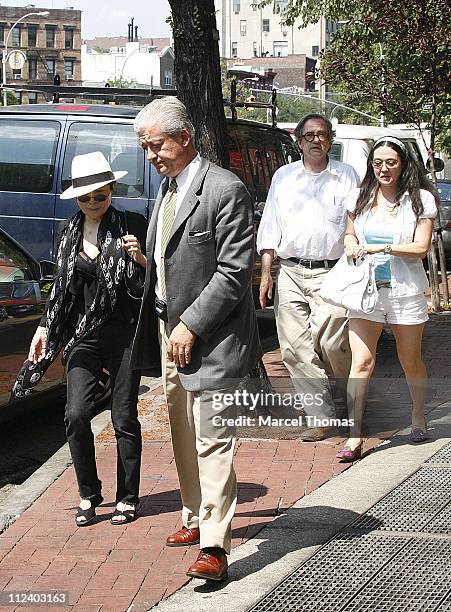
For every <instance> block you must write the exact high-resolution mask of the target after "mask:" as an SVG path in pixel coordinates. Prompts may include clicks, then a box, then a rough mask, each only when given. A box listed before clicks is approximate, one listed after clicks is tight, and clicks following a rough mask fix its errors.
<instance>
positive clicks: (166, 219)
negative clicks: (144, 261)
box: [160, 178, 177, 300]
mask: <svg viewBox="0 0 451 612" xmlns="http://www.w3.org/2000/svg"><path fill="white" fill-rule="evenodd" d="M176 205H177V181H176V180H175V179H174V178H173V179H171V182H170V183H169V188H168V190H167V192H166V195H165V196H164V202H163V206H164V208H163V227H162V228H161V257H160V285H161V295H162V297H163V300H166V283H165V270H164V254H165V252H166V247H167V245H168V241H169V235H170V233H171V228H172V224H173V222H174V217H175V207H176Z"/></svg>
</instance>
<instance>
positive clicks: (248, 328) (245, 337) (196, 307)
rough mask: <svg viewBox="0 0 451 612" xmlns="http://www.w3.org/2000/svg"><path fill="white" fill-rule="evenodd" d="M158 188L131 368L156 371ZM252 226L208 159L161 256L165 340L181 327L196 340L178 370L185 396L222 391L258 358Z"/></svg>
mask: <svg viewBox="0 0 451 612" xmlns="http://www.w3.org/2000/svg"><path fill="white" fill-rule="evenodd" d="M168 185H169V180H168V179H165V180H164V181H163V182H162V184H161V187H160V191H159V193H158V196H157V199H156V202H155V207H154V210H153V213H152V217H151V219H150V223H149V229H148V233H147V247H146V252H147V254H148V264H147V271H146V282H145V289H144V297H143V302H142V305H141V311H140V315H139V321H138V325H137V329H136V335H135V339H134V342H133V349H132V355H131V365H132V368H134V369H151V370H153V371H154V373H156V370H157V369H158V367H159V366H160V351H159V345H158V336H157V324H158V319H157V316H156V314H155V307H154V302H155V281H156V270H155V260H154V258H153V253H154V249H155V235H156V228H157V218H158V211H159V209H160V206H161V202H162V200H163V198H164V196H165V194H166V191H167V189H168ZM253 264H254V220H253V207H252V201H251V198H250V196H249V193H248V192H247V190H246V188H245V186H244V185H243V183H242V182H241V181H240V179H239V178H238V177H237V176H236V175H235V174H233V173H232V172H229V171H228V170H224V169H223V168H220V167H219V166H216V165H215V164H212V163H210V162H209V161H207V160H206V159H202V160H201V165H200V168H199V170H198V172H197V174H196V176H195V177H194V180H193V182H192V184H191V187H190V189H189V190H188V192H187V194H186V196H185V198H184V200H183V202H182V205H181V206H180V208H179V210H178V212H177V215H176V218H175V220H174V224H173V226H172V230H171V234H170V237H169V242H168V245H167V247H166V253H165V282H166V294H167V307H168V319H169V320H168V329H167V331H168V334H170V333H171V331H172V330H173V329H174V327H175V326H176V325H177V324H178V323H179V322H180V321H183V322H184V323H185V324H186V325H187V327H189V329H191V330H192V331H194V332H195V333H196V334H197V338H196V340H195V343H194V346H193V350H192V356H191V363H190V364H189V366H186V367H185V368H179V369H178V372H179V376H180V381H181V383H182V385H183V387H184V388H185V389H186V390H187V391H201V390H204V389H210V390H214V389H221V388H224V387H229V386H232V385H233V384H234V383H235V381H236V380H239V379H241V378H243V377H244V376H246V375H247V374H248V372H249V370H251V369H252V368H253V367H254V366H255V365H256V363H257V361H258V360H259V359H260V357H261V355H262V351H261V347H260V340H259V335H258V329H257V320H256V315H255V308H254V303H253V299H252V287H251V281H252V269H253Z"/></svg>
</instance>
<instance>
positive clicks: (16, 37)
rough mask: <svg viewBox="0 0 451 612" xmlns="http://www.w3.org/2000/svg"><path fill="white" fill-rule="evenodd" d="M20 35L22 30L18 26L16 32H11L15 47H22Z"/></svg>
mask: <svg viewBox="0 0 451 612" xmlns="http://www.w3.org/2000/svg"><path fill="white" fill-rule="evenodd" d="M20 34H21V29H20V28H18V27H17V26H16V27H15V28H14V30H13V31H12V32H11V39H12V46H13V47H20Z"/></svg>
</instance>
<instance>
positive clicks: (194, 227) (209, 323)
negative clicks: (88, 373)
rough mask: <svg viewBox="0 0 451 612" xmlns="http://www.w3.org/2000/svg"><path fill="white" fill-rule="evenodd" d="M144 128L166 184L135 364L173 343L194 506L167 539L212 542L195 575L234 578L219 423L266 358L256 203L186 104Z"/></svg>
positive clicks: (226, 459)
mask: <svg viewBox="0 0 451 612" xmlns="http://www.w3.org/2000/svg"><path fill="white" fill-rule="evenodd" d="M135 131H136V132H137V134H138V137H139V140H140V143H141V145H142V146H143V148H144V149H145V151H146V153H147V159H148V160H149V162H150V163H152V164H153V165H154V166H155V168H156V169H157V171H158V172H159V173H160V174H162V175H163V176H165V177H166V178H165V180H163V182H162V184H161V188H160V191H159V193H158V197H157V199H156V202H155V207H154V210H153V213H152V217H151V219H150V224H149V230H148V234H147V250H146V252H147V254H148V264H147V271H146V282H145V289H144V297H143V303H142V307H141V312H140V317H139V322H138V326H137V331H136V337H135V341H134V346H133V352H132V357H131V359H132V366H133V367H134V368H139V369H153V370H154V371H156V370H157V369H158V366H159V365H160V363H159V361H160V347H161V368H162V373H163V381H164V388H165V395H166V400H167V404H168V411H169V421H170V426H171V435H172V444H173V449H174V457H175V462H176V466H177V472H178V476H179V480H180V492H181V497H182V503H183V511H182V522H183V527H182V529H180V530H179V531H177V532H176V533H174V534H172V535H170V536H169V537H168V538H167V540H166V543H167V545H168V546H189V545H191V544H195V543H197V542H199V541H200V547H201V551H200V554H199V556H198V559H197V561H196V562H195V563H194V564H193V565H192V566H191V567H190V568H189V570H188V572H187V573H188V575H189V576H193V577H196V578H204V579H207V580H223V579H225V578H226V577H227V556H226V555H227V554H228V553H230V544H231V520H232V517H233V514H234V511H235V506H236V477H235V472H234V469H233V464H232V460H233V451H234V442H235V438H234V435H233V433H232V431H231V429H230V427H227V425H225V424H224V423H223V422H219V423H218V421H217V420H216V421H215V419H214V418H213V417H214V416H217V415H218V414H219V415H221V414H222V407H221V406H222V404H221V401H219V402H218V401H217V400H218V397H222V396H221V393H223V392H225V391H230V389H231V388H234V387H236V385H237V384H238V383H239V380H240V379H242V378H243V377H244V376H246V375H247V374H248V372H249V371H250V370H251V369H252V368H253V367H255V365H256V363H257V361H258V359H259V358H260V357H261V348H260V342H259V337H258V330H257V324H256V317H255V310H254V305H253V299H252V292H251V277H252V268H253V259H254V225H253V209H252V202H251V198H250V196H249V194H248V192H247V190H246V188H245V186H244V185H243V183H242V182H241V181H240V180H239V178H238V177H237V176H235V175H234V174H232V173H231V172H229V171H228V170H224V169H223V168H220V167H218V166H216V165H214V164H212V163H210V162H209V161H207V160H206V159H203V158H201V157H200V156H199V155H198V154H197V152H196V150H195V147H194V128H193V125H192V123H191V121H190V120H189V117H188V114H187V112H186V108H185V107H184V105H183V104H182V103H181V102H180V101H179V100H178V99H177V98H175V97H165V98H160V99H157V100H154V101H153V102H151V103H150V104H148V105H147V106H146V107H145V108H144V109H142V110H141V111H140V112H139V114H138V115H137V117H136V120H135ZM174 179H175V180H174ZM218 392H220V393H219V394H218ZM218 411H219V412H218Z"/></svg>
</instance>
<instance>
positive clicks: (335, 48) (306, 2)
mask: <svg viewBox="0 0 451 612" xmlns="http://www.w3.org/2000/svg"><path fill="white" fill-rule="evenodd" d="M270 1H271V0H264V3H265V4H268V3H270ZM321 15H323V16H325V17H326V18H328V19H332V20H334V21H343V22H345V23H344V24H343V25H342V27H341V29H340V31H339V32H338V34H337V35H336V36H335V38H334V40H333V41H332V44H331V45H330V46H329V47H328V49H327V50H326V51H325V52H324V53H323V54H322V55H321V74H322V77H323V78H324V79H325V81H326V82H327V83H328V84H329V85H331V86H332V87H333V88H334V91H339V92H342V93H343V94H345V102H344V103H345V104H346V103H348V104H349V105H350V106H353V107H356V108H358V109H360V110H363V111H366V112H369V113H370V114H376V115H377V114H378V113H380V112H383V113H385V115H386V119H387V121H389V122H393V123H399V122H403V123H412V124H414V125H416V126H420V124H421V123H422V122H427V124H428V127H429V128H430V131H431V147H430V148H431V151H433V150H434V148H435V146H436V142H435V139H436V137H437V145H440V147H441V148H443V149H447V150H448V152H451V150H450V148H449V146H450V145H449V141H450V139H451V136H450V132H449V119H448V117H449V107H450V101H449V95H448V91H449V74H450V67H451V66H450V54H449V33H450V30H449V24H450V23H451V4H450V3H449V0H409V1H408V2H401V3H397V4H396V6H393V5H388V4H387V1H386V0H289V2H288V7H287V10H286V11H285V12H284V14H283V16H284V18H285V20H286V22H287V23H288V24H292V23H296V24H303V25H307V24H309V23H315V22H317V21H318V20H319V18H320V16H321ZM381 51H382V55H383V56H384V59H383V64H382V63H381V59H380V56H381ZM382 71H383V72H382ZM383 83H384V87H382V85H383Z"/></svg>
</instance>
